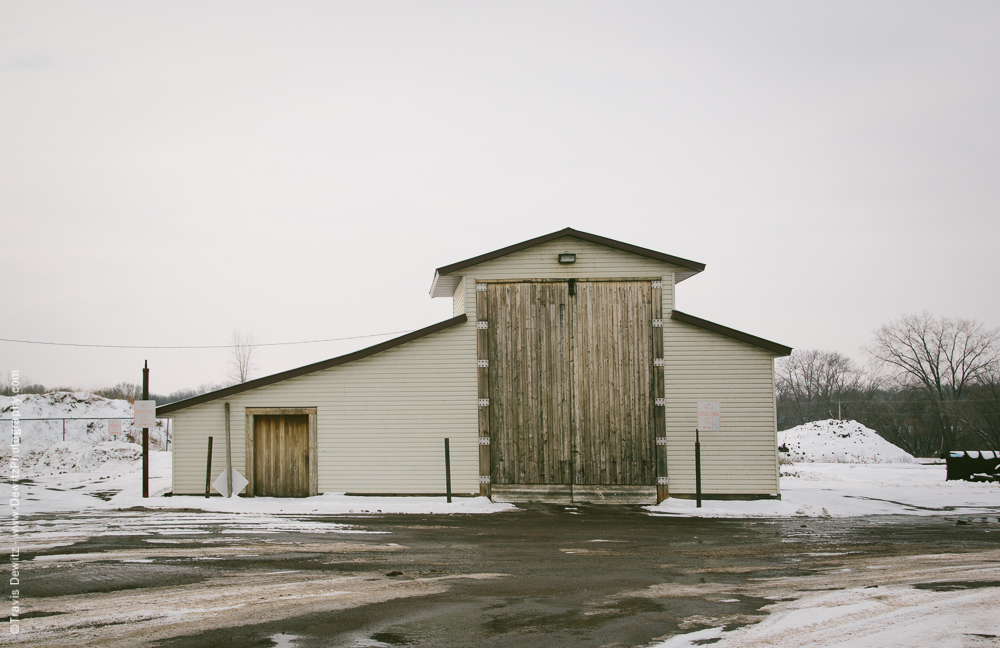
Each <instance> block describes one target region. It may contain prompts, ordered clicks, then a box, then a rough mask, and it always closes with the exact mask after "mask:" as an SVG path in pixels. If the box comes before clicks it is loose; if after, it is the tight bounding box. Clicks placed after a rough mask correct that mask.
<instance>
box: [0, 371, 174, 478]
mask: <svg viewBox="0 0 1000 648" xmlns="http://www.w3.org/2000/svg"><path fill="white" fill-rule="evenodd" d="M17 400H18V401H19V403H15V398H14V397H12V396H0V419H2V423H0V431H2V432H0V433H2V434H5V435H10V433H11V423H10V419H11V416H12V414H13V409H14V405H15V404H17V405H18V412H19V416H20V418H21V422H20V428H21V444H20V445H21V447H20V456H21V474H22V476H24V477H36V476H40V475H59V474H65V473H71V472H79V473H92V472H120V471H124V470H131V469H132V468H134V467H135V466H136V465H137V464H138V462H139V459H140V457H141V448H140V447H139V446H138V445H136V444H134V443H127V442H126V441H127V440H128V436H129V434H130V433H131V435H132V437H133V438H136V437H137V436H138V431H135V430H132V429H131V425H130V423H131V419H132V417H133V413H132V404H131V403H129V402H128V401H125V400H113V399H109V398H104V397H103V396H97V395H95V394H91V393H89V392H65V391H63V392H51V393H48V394H25V395H23V396H20V397H18V398H17ZM63 418H65V419H66V420H65V423H64V421H62V420H60V419H63ZM24 419H55V420H49V421H37V420H24ZM109 419H123V420H122V434H121V435H120V436H118V437H117V438H115V437H113V436H112V435H111V431H110V428H109V423H108V421H109ZM157 423H158V424H159V425H158V426H157V428H155V429H154V430H151V431H150V441H151V444H152V446H153V447H154V448H155V447H160V446H161V445H162V442H163V437H164V429H163V427H162V424H163V422H162V421H158V422H157ZM64 430H65V432H64ZM64 435H65V440H64ZM4 438H9V437H4ZM10 457H11V448H10V443H3V444H0V461H3V462H4V463H6V462H7V461H9V459H10Z"/></svg>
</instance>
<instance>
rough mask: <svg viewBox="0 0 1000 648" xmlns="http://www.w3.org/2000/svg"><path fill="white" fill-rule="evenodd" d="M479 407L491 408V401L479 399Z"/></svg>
mask: <svg viewBox="0 0 1000 648" xmlns="http://www.w3.org/2000/svg"><path fill="white" fill-rule="evenodd" d="M479 406H480V407H489V406H490V399H488V398H480V399H479Z"/></svg>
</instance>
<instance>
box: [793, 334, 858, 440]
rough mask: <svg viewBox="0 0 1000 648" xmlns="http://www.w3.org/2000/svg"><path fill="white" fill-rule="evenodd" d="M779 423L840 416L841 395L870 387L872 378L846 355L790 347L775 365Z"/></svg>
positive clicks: (854, 395)
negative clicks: (784, 356) (787, 353)
mask: <svg viewBox="0 0 1000 648" xmlns="http://www.w3.org/2000/svg"><path fill="white" fill-rule="evenodd" d="M775 377H776V383H777V384H776V387H777V392H778V400H779V415H780V416H781V417H782V419H784V420H783V421H782V425H799V424H801V423H806V422H808V421H814V420H816V419H820V418H833V417H835V416H839V407H838V403H839V401H840V400H841V399H849V398H857V394H858V393H859V392H867V391H869V390H870V387H871V383H872V378H871V377H870V376H869V375H868V374H866V373H865V372H864V371H863V370H862V369H861V368H860V367H858V365H857V364H856V363H855V362H854V361H853V360H851V359H850V358H848V357H847V356H845V355H842V354H840V353H837V352H836V351H818V350H816V349H810V350H804V351H798V350H796V351H793V352H792V355H790V356H788V357H787V358H782V359H781V360H779V361H778V364H777V366H776V367H775Z"/></svg>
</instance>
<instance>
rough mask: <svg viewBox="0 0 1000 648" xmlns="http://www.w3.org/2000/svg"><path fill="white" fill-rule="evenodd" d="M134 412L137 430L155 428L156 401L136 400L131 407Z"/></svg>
mask: <svg viewBox="0 0 1000 648" xmlns="http://www.w3.org/2000/svg"><path fill="white" fill-rule="evenodd" d="M132 407H133V411H134V412H135V422H134V423H133V425H134V426H135V427H137V428H151V427H156V401H152V400H145V401H144V400H137V401H136V402H135V403H134V404H133V405H132Z"/></svg>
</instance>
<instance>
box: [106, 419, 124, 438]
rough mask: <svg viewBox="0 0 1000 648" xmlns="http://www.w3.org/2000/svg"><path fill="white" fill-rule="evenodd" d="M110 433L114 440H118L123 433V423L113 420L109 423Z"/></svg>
mask: <svg viewBox="0 0 1000 648" xmlns="http://www.w3.org/2000/svg"><path fill="white" fill-rule="evenodd" d="M108 432H109V433H110V434H111V436H112V438H118V437H119V436H121V433H122V422H121V420H119V419H111V420H109V421H108Z"/></svg>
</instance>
